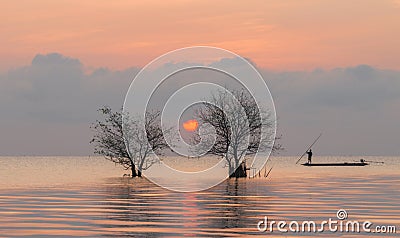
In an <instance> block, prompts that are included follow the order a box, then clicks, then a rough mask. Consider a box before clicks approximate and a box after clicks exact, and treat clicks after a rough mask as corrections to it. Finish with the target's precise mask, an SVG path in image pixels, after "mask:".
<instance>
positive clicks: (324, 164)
mask: <svg viewBox="0 0 400 238" xmlns="http://www.w3.org/2000/svg"><path fill="white" fill-rule="evenodd" d="M301 165H303V166H365V165H369V163H366V162H350V163H348V162H344V163H311V164H310V163H304V164H301Z"/></svg>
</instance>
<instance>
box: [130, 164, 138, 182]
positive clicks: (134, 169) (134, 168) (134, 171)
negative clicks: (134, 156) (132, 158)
mask: <svg viewBox="0 0 400 238" xmlns="http://www.w3.org/2000/svg"><path fill="white" fill-rule="evenodd" d="M131 171H132V178H134V177H136V176H137V173H136V166H135V164H134V163H132V164H131Z"/></svg>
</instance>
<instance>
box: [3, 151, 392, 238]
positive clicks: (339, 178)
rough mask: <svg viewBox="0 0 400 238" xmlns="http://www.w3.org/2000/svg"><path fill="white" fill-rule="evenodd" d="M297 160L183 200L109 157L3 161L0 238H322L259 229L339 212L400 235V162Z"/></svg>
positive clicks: (274, 161) (284, 159) (279, 159)
mask: <svg viewBox="0 0 400 238" xmlns="http://www.w3.org/2000/svg"><path fill="white" fill-rule="evenodd" d="M364 158H365V157H364ZM296 159H297V158H294V157H277V158H273V159H272V160H270V161H269V162H268V165H267V166H268V168H270V167H271V166H273V170H272V172H271V173H270V176H269V177H268V178H267V179H266V178H255V179H238V180H236V179H231V180H228V181H225V182H223V183H221V184H220V185H218V186H216V187H214V188H211V189H209V190H207V191H204V192H197V193H176V192H171V191H169V190H166V189H163V188H160V187H158V186H156V185H154V184H152V183H151V182H149V181H147V180H146V179H140V178H136V179H131V178H123V177H122V175H123V174H124V173H126V171H124V170H122V169H121V168H120V167H118V166H115V165H114V164H113V163H111V162H108V161H106V160H104V159H102V158H87V157H0V179H1V181H0V236H1V237H3V236H4V237H9V236H37V237H43V236H57V237H59V236H79V237H81V236H89V237H99V236H106V237H119V236H121V237H122V236H129V237H157V236H164V237H176V236H204V237H219V236H220V237H243V236H252V235H261V236H278V237H287V236H289V237H296V236H301V237H307V236H312V235H315V234H312V233H297V234H296V233H286V234H282V233H279V232H278V231H276V230H274V232H272V233H261V232H259V231H258V230H257V223H258V222H259V221H260V220H261V219H263V218H264V216H268V218H269V219H270V220H275V221H281V220H282V221H287V222H290V221H292V220H293V221H298V222H299V223H301V222H302V221H304V220H313V221H316V222H318V221H322V220H327V219H329V218H332V219H336V212H337V211H338V210H339V209H345V210H346V211H347V213H348V216H349V218H348V219H350V220H359V221H366V220H368V221H371V222H373V224H374V225H395V226H396V228H397V232H399V230H400V205H399V204H400V170H399V169H400V165H399V164H400V158H398V157H367V158H366V159H367V160H374V161H384V162H385V163H384V164H383V165H382V164H371V166H367V167H349V168H345V167H341V168H340V167H337V168H335V167H333V168H308V167H303V166H298V165H294V163H295V161H296ZM359 159H360V158H359V157H316V158H315V161H321V162H325V161H353V160H359ZM261 175H263V173H261ZM318 235H322V236H325V237H332V236H340V237H365V236H375V237H381V236H385V237H397V236H399V233H397V234H365V233H364V234H363V233H361V234H357V233H330V232H329V231H326V232H323V233H319V234H318Z"/></svg>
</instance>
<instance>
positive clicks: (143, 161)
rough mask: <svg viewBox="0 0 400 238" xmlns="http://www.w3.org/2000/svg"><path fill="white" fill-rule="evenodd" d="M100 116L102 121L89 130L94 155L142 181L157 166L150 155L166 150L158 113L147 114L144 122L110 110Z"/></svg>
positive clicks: (102, 112) (102, 109)
mask: <svg viewBox="0 0 400 238" xmlns="http://www.w3.org/2000/svg"><path fill="white" fill-rule="evenodd" d="M99 112H100V113H101V114H102V116H103V117H104V118H103V120H97V121H96V123H94V124H93V126H92V129H93V130H94V131H95V134H94V136H93V139H92V141H91V143H93V144H94V145H95V148H94V152H95V154H98V155H103V156H104V157H105V158H106V159H108V160H110V161H112V162H114V163H117V164H120V165H122V166H123V167H124V168H125V169H130V170H131V173H132V177H136V176H139V177H141V176H142V171H143V170H146V169H148V168H149V167H150V166H151V165H153V164H154V163H155V162H157V160H156V159H155V158H154V157H153V156H152V155H154V153H157V152H158V153H160V152H161V151H162V150H163V149H164V148H166V147H168V145H167V143H166V142H165V140H164V134H163V131H162V129H161V126H160V124H159V116H160V112H147V113H146V116H145V121H144V122H143V121H142V120H140V119H138V118H132V117H130V115H123V113H122V112H121V111H116V112H115V111H112V110H111V108H109V107H103V108H101V109H99Z"/></svg>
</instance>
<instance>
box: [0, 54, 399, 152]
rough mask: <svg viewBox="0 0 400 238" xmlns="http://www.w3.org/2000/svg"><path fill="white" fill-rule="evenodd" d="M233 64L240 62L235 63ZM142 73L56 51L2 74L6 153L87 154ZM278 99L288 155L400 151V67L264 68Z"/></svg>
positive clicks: (0, 121)
mask: <svg viewBox="0 0 400 238" xmlns="http://www.w3.org/2000/svg"><path fill="white" fill-rule="evenodd" d="M233 63H234V62H233ZM138 71H139V69H138V68H129V69H126V70H122V71H112V70H109V69H106V68H97V69H95V70H93V71H91V72H89V73H88V72H86V71H85V68H84V66H83V64H82V63H81V62H80V61H79V60H78V59H73V58H70V57H65V56H63V55H61V54H57V53H52V54H47V55H37V56H35V57H34V59H33V60H32V63H31V64H30V65H28V66H25V67H20V68H16V69H13V70H10V71H8V72H4V73H1V74H0V112H1V117H0V132H1V133H0V155H88V154H92V147H91V145H90V144H89V141H90V139H91V136H92V133H91V131H90V128H89V126H90V125H91V123H92V122H94V121H95V120H96V119H97V118H98V114H97V112H96V110H97V109H98V108H99V107H101V106H103V105H109V106H111V107H113V108H119V107H121V106H122V103H123V100H124V97H125V93H126V91H127V90H128V87H129V85H130V82H131V80H132V79H133V78H134V76H135V75H136V74H137V72H138ZM260 71H261V73H262V75H263V76H264V79H265V80H266V82H267V84H268V86H269V87H270V90H271V93H272V95H273V97H274V100H275V106H276V111H277V116H278V131H279V133H281V134H282V135H283V139H282V141H281V142H282V143H283V145H284V146H285V148H286V151H285V152H283V154H285V155H296V154H301V153H302V152H303V150H304V149H305V148H307V147H308V144H309V143H311V142H312V140H313V139H314V137H316V136H317V135H318V134H319V133H320V132H321V131H322V132H323V134H324V135H323V137H322V138H321V140H320V141H319V142H318V145H317V146H316V147H315V151H316V152H317V153H318V154H324V155H336V154H337V155H399V154H400V149H399V147H398V140H399V135H400V127H399V121H400V113H399V110H398V108H399V105H400V71H391V70H382V69H377V68H373V67H371V66H368V65H359V66H355V67H348V68H338V69H333V70H329V71H328V70H321V69H317V70H314V71H312V72H305V71H304V72H300V71H298V72H273V71H269V70H266V69H260Z"/></svg>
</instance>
